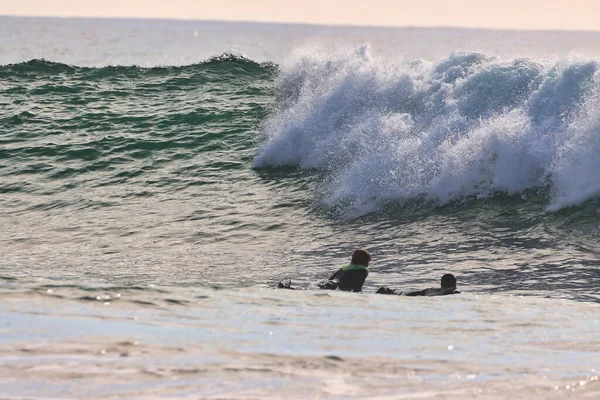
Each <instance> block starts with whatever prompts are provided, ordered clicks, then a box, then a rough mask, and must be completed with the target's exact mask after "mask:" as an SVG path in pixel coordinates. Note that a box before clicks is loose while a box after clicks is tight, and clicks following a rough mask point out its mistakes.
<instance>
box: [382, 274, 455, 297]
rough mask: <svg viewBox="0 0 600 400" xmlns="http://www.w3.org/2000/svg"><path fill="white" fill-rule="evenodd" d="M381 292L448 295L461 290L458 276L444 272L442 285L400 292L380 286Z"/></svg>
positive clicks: (407, 294)
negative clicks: (458, 286)
mask: <svg viewBox="0 0 600 400" xmlns="http://www.w3.org/2000/svg"><path fill="white" fill-rule="evenodd" d="M377 293H379V294H400V295H405V296H446V295H449V294H458V293H460V291H459V290H458V289H456V277H455V276H454V275H452V274H444V275H443V276H442V281H441V287H439V288H429V289H424V290H419V291H417V292H409V293H404V292H398V291H396V290H392V289H390V288H388V287H385V286H384V287H380V288H379V289H378V290H377Z"/></svg>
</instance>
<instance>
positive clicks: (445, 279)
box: [442, 274, 456, 289]
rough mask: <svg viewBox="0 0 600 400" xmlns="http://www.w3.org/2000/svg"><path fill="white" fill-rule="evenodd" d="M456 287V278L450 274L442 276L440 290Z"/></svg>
mask: <svg viewBox="0 0 600 400" xmlns="http://www.w3.org/2000/svg"><path fill="white" fill-rule="evenodd" d="M455 287H456V277H455V276H454V275H452V274H444V276H442V288H444V289H447V288H455Z"/></svg>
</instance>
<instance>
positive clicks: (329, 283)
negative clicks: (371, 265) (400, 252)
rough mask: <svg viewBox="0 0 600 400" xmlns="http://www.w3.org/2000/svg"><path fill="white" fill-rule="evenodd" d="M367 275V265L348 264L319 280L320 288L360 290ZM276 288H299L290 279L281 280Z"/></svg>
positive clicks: (348, 290)
mask: <svg viewBox="0 0 600 400" xmlns="http://www.w3.org/2000/svg"><path fill="white" fill-rule="evenodd" d="M368 275H369V270H368V269H367V267H365V266H362V265H357V264H348V265H345V266H343V267H342V268H340V269H339V270H337V271H336V272H335V273H334V274H333V275H331V278H329V280H326V281H321V282H319V284H318V285H319V288H320V289H327V290H336V289H340V290H343V291H345V292H360V291H361V290H362V287H363V284H364V283H365V279H367V276H368ZM277 288H278V289H292V290H296V289H301V288H298V287H295V286H292V281H291V280H289V279H288V280H287V281H285V280H284V281H281V282H279V284H278V285H277Z"/></svg>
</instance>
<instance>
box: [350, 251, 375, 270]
mask: <svg viewBox="0 0 600 400" xmlns="http://www.w3.org/2000/svg"><path fill="white" fill-rule="evenodd" d="M350 262H351V263H352V264H358V265H364V266H365V267H368V266H369V262H371V253H369V252H368V251H366V250H363V249H358V250H354V253H352V260H351V261H350Z"/></svg>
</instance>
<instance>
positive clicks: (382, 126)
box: [254, 46, 600, 215]
mask: <svg viewBox="0 0 600 400" xmlns="http://www.w3.org/2000/svg"><path fill="white" fill-rule="evenodd" d="M599 93H600V78H599V76H598V63H597V61H595V60H590V59H587V60H585V59H583V60H582V59H579V60H571V59H562V60H559V61H554V62H548V61H537V60H532V59H524V58H522V59H511V60H504V59H499V58H496V57H488V56H486V55H484V54H479V53H458V54H452V55H450V56H449V57H448V58H446V59H444V60H442V61H440V62H437V63H429V62H425V61H421V60H414V61H410V62H404V63H397V62H396V63H394V62H392V61H390V60H386V59H380V58H374V57H372V56H371V54H370V49H369V47H368V46H363V47H360V48H359V49H356V50H352V51H344V52H340V53H338V54H320V53H315V52H306V53H298V54H296V55H295V56H294V57H292V58H291V59H290V60H289V61H288V62H287V63H285V64H284V65H283V66H282V67H281V73H280V76H279V77H278V79H277V95H278V108H277V110H276V111H275V112H273V114H272V115H271V116H270V118H269V119H268V120H267V121H266V122H265V124H264V136H265V137H264V139H263V143H262V145H261V147H260V149H259V151H258V153H257V155H256V157H255V160H254V166H255V167H256V168H264V167H278V166H298V167H299V168H303V169H312V168H316V169H319V170H321V171H323V173H324V174H325V176H326V181H327V188H326V193H325V195H324V201H325V203H326V204H328V205H329V206H335V205H339V204H345V205H346V206H345V207H346V211H347V212H351V213H354V214H358V215H361V214H364V213H368V212H372V211H374V210H377V209H379V208H380V207H381V206H382V205H383V204H385V203H387V202H397V201H401V202H402V201H405V200H408V199H424V200H426V201H434V202H438V203H442V204H443V203H447V202H450V201H455V200H460V199H467V198H471V197H477V198H482V197H490V196H493V195H494V194H496V193H507V194H518V193H522V192H524V191H528V190H535V191H537V192H539V193H540V194H542V195H543V196H544V197H545V198H547V199H548V203H547V209H548V210H557V209H560V208H563V207H567V206H571V205H577V204H580V203H582V202H585V201H586V200H589V199H592V198H595V197H597V196H599V195H600V173H599V171H600V156H599V155H600V107H599ZM348 205H349V206H348Z"/></svg>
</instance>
